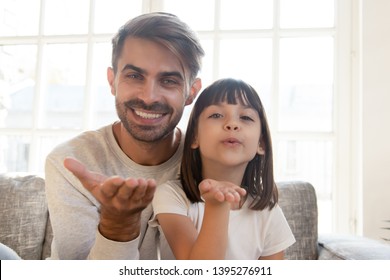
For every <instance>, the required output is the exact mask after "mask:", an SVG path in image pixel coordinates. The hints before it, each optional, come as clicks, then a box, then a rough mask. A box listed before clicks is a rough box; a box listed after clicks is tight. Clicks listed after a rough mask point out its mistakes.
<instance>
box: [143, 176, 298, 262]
mask: <svg viewBox="0 0 390 280" xmlns="http://www.w3.org/2000/svg"><path fill="white" fill-rule="evenodd" d="M248 204H249V202H248V201H247V202H246V203H245V204H244V205H243V206H242V208H241V209H239V210H232V211H231V212H230V217H229V232H228V247H227V251H226V255H225V259H230V260H232V259H238V260H245V259H248V260H254V259H258V258H259V257H261V256H269V255H273V254H275V253H278V252H280V251H283V250H285V249H287V248H288V247H289V246H291V245H292V244H293V243H295V238H294V235H293V233H292V231H291V229H290V227H289V225H288V223H287V221H286V218H285V217H284V214H283V212H282V209H281V208H280V207H279V205H276V206H275V207H273V208H272V209H271V210H269V209H268V208H266V209H264V210H261V211H254V210H251V209H249V208H248ZM153 210H154V216H153V218H152V219H151V221H150V222H149V224H150V225H151V226H153V227H159V229H160V232H161V236H162V238H161V246H162V247H163V248H164V249H163V251H164V252H166V251H167V250H168V249H169V246H167V243H166V241H165V239H164V238H163V233H162V230H161V228H160V226H159V224H158V221H157V220H156V215H157V214H160V213H172V214H178V215H184V216H187V217H189V218H190V219H191V221H192V222H193V224H194V226H195V228H196V229H197V231H198V232H199V231H200V228H201V226H202V221H203V214H204V203H203V202H198V203H191V202H190V201H189V200H188V198H187V196H186V194H185V192H184V191H183V189H182V187H181V184H180V181H179V180H175V181H169V182H167V183H165V184H163V185H161V186H159V187H158V188H157V190H156V193H155V196H154V199H153ZM166 247H168V248H166ZM171 257H173V254H172V252H171V254H166V253H165V254H164V255H163V256H162V258H163V259H164V258H171Z"/></svg>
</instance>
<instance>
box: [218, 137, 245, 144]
mask: <svg viewBox="0 0 390 280" xmlns="http://www.w3.org/2000/svg"><path fill="white" fill-rule="evenodd" d="M222 142H223V143H224V144H227V145H238V144H241V141H240V140H238V139H237V138H231V137H230V138H226V139H225V140H223V141H222Z"/></svg>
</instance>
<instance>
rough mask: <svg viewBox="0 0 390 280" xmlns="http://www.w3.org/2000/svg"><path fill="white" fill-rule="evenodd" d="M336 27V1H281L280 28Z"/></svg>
mask: <svg viewBox="0 0 390 280" xmlns="http://www.w3.org/2000/svg"><path fill="white" fill-rule="evenodd" d="M333 26H334V0H280V27H282V28H313V27H333Z"/></svg>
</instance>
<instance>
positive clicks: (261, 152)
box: [257, 139, 265, 155]
mask: <svg viewBox="0 0 390 280" xmlns="http://www.w3.org/2000/svg"><path fill="white" fill-rule="evenodd" d="M257 154H258V155H264V154H265V144H264V141H263V139H260V143H259V147H258V148H257Z"/></svg>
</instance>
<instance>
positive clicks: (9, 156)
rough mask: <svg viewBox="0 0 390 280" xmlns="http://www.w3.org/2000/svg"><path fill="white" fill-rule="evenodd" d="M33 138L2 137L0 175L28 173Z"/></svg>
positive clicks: (0, 144)
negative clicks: (5, 173) (4, 173)
mask: <svg viewBox="0 0 390 280" xmlns="http://www.w3.org/2000/svg"><path fill="white" fill-rule="evenodd" d="M30 143H31V136H29V135H24V136H22V135H20V136H19V135H9V136H6V135H0V173H2V172H27V171H28V161H29V152H30Z"/></svg>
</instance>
